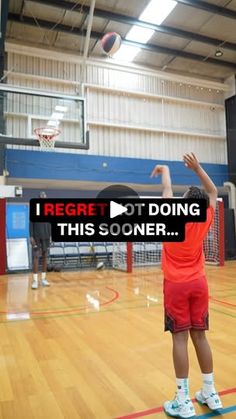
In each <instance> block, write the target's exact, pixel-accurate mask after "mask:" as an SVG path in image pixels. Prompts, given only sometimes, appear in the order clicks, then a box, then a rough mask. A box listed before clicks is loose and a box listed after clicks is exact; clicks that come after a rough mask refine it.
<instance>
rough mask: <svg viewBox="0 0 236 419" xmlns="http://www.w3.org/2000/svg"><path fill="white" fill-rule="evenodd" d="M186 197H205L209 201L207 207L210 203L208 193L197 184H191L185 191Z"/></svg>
mask: <svg viewBox="0 0 236 419" xmlns="http://www.w3.org/2000/svg"><path fill="white" fill-rule="evenodd" d="M184 197H185V198H191V199H205V200H206V201H207V208H208V207H209V205H210V199H209V196H208V195H207V193H206V192H205V191H204V190H203V189H200V188H198V187H197V186H190V188H189V189H188V190H187V192H185V194H184Z"/></svg>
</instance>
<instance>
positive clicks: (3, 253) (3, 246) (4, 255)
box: [0, 198, 7, 275]
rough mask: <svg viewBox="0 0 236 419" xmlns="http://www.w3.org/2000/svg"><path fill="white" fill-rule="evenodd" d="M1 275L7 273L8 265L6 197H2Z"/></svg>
mask: <svg viewBox="0 0 236 419" xmlns="http://www.w3.org/2000/svg"><path fill="white" fill-rule="evenodd" d="M0 215H1V217H0V235H1V240H0V275H5V273H6V267H7V250H6V198H0Z"/></svg>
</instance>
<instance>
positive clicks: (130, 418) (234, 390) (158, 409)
mask: <svg viewBox="0 0 236 419" xmlns="http://www.w3.org/2000/svg"><path fill="white" fill-rule="evenodd" d="M232 393H236V387H233V388H229V389H227V390H222V391H219V395H220V396H225V395H226V394H232ZM192 402H193V403H196V402H197V401H196V399H192ZM231 411H232V412H233V411H236V405H234V406H229V407H226V408H224V409H221V410H219V411H215V412H210V413H204V414H203V415H200V416H195V417H196V418H198V419H205V418H210V417H214V416H219V415H221V414H222V413H230V412H231ZM161 412H164V409H163V406H159V407H154V408H152V409H147V410H143V411H140V412H135V413H130V414H128V415H124V416H118V417H116V418H115V419H135V418H141V417H143V416H149V415H153V414H154V413H161ZM209 415H210V416H209Z"/></svg>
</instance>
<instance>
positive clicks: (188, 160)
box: [183, 153, 200, 171]
mask: <svg viewBox="0 0 236 419" xmlns="http://www.w3.org/2000/svg"><path fill="white" fill-rule="evenodd" d="M183 160H184V163H185V166H186V167H187V168H188V169H191V170H194V171H196V170H197V169H198V168H199V167H200V163H199V161H198V159H197V157H196V156H195V154H193V153H190V154H184V156H183Z"/></svg>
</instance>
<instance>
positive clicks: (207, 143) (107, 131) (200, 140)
mask: <svg viewBox="0 0 236 419" xmlns="http://www.w3.org/2000/svg"><path fill="white" fill-rule="evenodd" d="M90 136H91V148H90V151H89V154H104V155H107V156H116V157H124V156H126V157H135V158H144V159H157V160H158V159H160V160H172V161H174V160H177V161H179V160H182V156H183V154H184V153H186V152H191V151H193V152H195V153H196V154H197V156H198V157H199V159H200V160H201V161H202V162H205V163H209V162H212V155H213V154H215V149H216V148H217V149H218V153H217V154H215V160H214V163H219V164H224V163H225V161H226V144H225V141H224V140H222V139H216V140H214V141H212V139H210V138H204V137H191V136H189V137H186V136H181V135H174V134H171V135H170V134H162V133H156V132H146V131H135V130H132V131H130V130H126V129H116V128H109V127H90Z"/></svg>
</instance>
